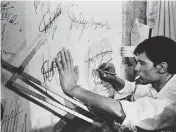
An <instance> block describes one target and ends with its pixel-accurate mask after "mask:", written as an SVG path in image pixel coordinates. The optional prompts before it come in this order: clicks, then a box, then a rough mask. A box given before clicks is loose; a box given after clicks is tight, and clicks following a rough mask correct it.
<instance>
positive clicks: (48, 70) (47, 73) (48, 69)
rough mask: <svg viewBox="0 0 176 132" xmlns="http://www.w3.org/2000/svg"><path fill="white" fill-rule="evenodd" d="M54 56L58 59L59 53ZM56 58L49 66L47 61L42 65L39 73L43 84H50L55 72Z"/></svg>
mask: <svg viewBox="0 0 176 132" xmlns="http://www.w3.org/2000/svg"><path fill="white" fill-rule="evenodd" d="M56 56H58V57H59V58H60V52H59V53H58V54H57V55H56ZM56 56H55V57H54V59H53V60H52V61H51V64H50V61H49V60H46V61H44V62H43V64H42V67H41V73H42V75H43V79H44V83H46V82H47V81H48V82H51V81H52V80H53V77H54V75H55V70H57V67H56Z"/></svg>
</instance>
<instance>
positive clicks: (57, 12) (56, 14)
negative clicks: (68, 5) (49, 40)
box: [39, 4, 62, 33]
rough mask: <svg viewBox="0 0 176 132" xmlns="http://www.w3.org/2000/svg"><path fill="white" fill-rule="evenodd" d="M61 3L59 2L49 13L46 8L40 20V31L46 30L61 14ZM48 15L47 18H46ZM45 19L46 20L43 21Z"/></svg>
mask: <svg viewBox="0 0 176 132" xmlns="http://www.w3.org/2000/svg"><path fill="white" fill-rule="evenodd" d="M61 13H62V11H61V4H59V5H58V6H57V7H56V9H55V10H54V11H53V12H52V13H51V15H50V11H49V10H47V11H46V13H45V14H44V15H43V17H42V20H41V21H40V24H39V31H40V32H45V33H46V32H47V31H48V30H49V29H50V28H51V26H52V25H53V24H54V22H55V21H56V19H57V18H58V17H59V16H60V15H61ZM48 17H49V19H47V18H48ZM45 20H46V21H45Z"/></svg>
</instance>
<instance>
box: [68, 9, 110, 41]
mask: <svg viewBox="0 0 176 132" xmlns="http://www.w3.org/2000/svg"><path fill="white" fill-rule="evenodd" d="M68 17H69V19H70V20H71V24H70V30H72V28H76V29H81V31H80V37H79V40H80V39H81V36H82V34H83V33H84V30H86V29H88V28H90V29H92V30H96V29H107V30H109V29H111V27H110V25H109V24H108V22H107V21H106V22H102V21H98V22H96V21H94V20H90V19H86V18H85V17H84V16H83V14H82V13H79V15H76V14H75V13H73V14H72V15H71V13H69V12H68Z"/></svg>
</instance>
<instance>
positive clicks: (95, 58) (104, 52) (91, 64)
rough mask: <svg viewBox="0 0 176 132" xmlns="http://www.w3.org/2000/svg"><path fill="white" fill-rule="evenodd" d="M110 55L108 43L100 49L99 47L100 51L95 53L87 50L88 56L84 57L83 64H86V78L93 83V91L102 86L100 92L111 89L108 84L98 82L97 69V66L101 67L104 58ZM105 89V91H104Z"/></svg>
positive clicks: (110, 50)
mask: <svg viewBox="0 0 176 132" xmlns="http://www.w3.org/2000/svg"><path fill="white" fill-rule="evenodd" d="M111 55H112V49H111V47H110V45H109V43H105V44H104V45H103V46H102V47H100V50H99V51H98V52H96V53H94V52H93V50H91V48H89V50H88V54H87V55H86V56H85V61H84V63H87V64H88V75H89V76H88V77H89V78H90V79H91V80H92V82H93V83H94V86H93V90H94V91H95V90H96V89H97V87H99V86H102V91H105V90H107V91H108V89H109V88H110V87H111V85H110V84H107V83H106V82H104V81H102V80H100V77H99V74H98V71H97V70H96V69H97V67H96V66H97V64H98V65H101V64H102V63H103V62H104V61H105V59H104V58H105V57H106V56H110V58H111ZM104 89H105V90H104Z"/></svg>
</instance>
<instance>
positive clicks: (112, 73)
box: [97, 69, 117, 75]
mask: <svg viewBox="0 0 176 132" xmlns="http://www.w3.org/2000/svg"><path fill="white" fill-rule="evenodd" d="M97 70H98V71H102V72H105V73H107V74H111V75H117V74H116V73H114V72H108V71H104V70H101V69H97Z"/></svg>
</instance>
